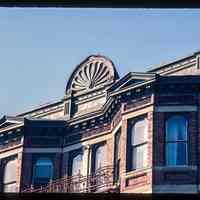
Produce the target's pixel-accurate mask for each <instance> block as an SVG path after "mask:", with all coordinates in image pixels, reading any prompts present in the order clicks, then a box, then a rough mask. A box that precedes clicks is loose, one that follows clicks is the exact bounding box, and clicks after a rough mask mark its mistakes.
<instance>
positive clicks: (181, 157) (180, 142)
mask: <svg viewBox="0 0 200 200" xmlns="http://www.w3.org/2000/svg"><path fill="white" fill-rule="evenodd" d="M187 126H188V122H187V119H186V118H185V117H183V116H178V115H177V116H173V117H170V118H169V119H168V120H167V121H166V137H165V140H166V165H172V166H174V165H186V164H187V159H188V158H187V141H188V140H187Z"/></svg>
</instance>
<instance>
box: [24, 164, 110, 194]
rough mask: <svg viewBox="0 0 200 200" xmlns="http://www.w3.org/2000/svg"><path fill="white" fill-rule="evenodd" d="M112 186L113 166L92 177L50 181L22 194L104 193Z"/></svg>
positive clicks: (77, 176) (101, 169) (99, 171)
mask: <svg viewBox="0 0 200 200" xmlns="http://www.w3.org/2000/svg"><path fill="white" fill-rule="evenodd" d="M113 186H114V182H113V166H106V167H102V168H100V169H99V170H98V171H97V172H96V173H95V174H94V175H89V176H82V175H80V174H79V175H76V176H71V177H67V178H61V179H58V180H54V181H50V182H49V183H48V185H47V186H45V187H44V186H43V187H40V188H34V187H33V186H31V187H29V188H28V189H25V190H23V191H22V192H34V193H48V192H67V193H82V192H87V193H88V192H106V191H108V190H109V189H111V188H112V187H113Z"/></svg>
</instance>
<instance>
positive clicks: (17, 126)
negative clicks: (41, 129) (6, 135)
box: [0, 123, 24, 133]
mask: <svg viewBox="0 0 200 200" xmlns="http://www.w3.org/2000/svg"><path fill="white" fill-rule="evenodd" d="M22 126H24V123H21V124H18V125H10V126H9V127H6V128H2V129H0V133H2V132H4V131H8V130H11V129H15V128H19V127H22Z"/></svg>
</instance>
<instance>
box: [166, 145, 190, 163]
mask: <svg viewBox="0 0 200 200" xmlns="http://www.w3.org/2000/svg"><path fill="white" fill-rule="evenodd" d="M166 152H167V153H166V157H167V159H166V161H167V163H166V164H167V165H185V164H187V163H186V161H187V156H186V155H187V143H185V142H178V143H167V146H166Z"/></svg>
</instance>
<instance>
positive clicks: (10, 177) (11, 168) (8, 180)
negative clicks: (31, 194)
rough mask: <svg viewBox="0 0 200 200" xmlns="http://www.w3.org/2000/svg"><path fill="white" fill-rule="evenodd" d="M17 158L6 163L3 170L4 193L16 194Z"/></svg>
mask: <svg viewBox="0 0 200 200" xmlns="http://www.w3.org/2000/svg"><path fill="white" fill-rule="evenodd" d="M16 168H17V158H14V159H12V160H10V161H8V162H7V163H6V165H5V168H4V179H3V185H4V192H16V171H17V169H16Z"/></svg>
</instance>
